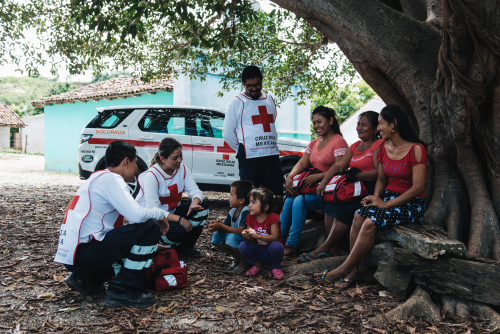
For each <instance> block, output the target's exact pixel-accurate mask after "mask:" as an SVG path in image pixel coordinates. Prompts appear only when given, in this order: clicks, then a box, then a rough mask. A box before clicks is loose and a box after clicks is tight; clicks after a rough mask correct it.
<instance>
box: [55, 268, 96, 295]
mask: <svg viewBox="0 0 500 334" xmlns="http://www.w3.org/2000/svg"><path fill="white" fill-rule="evenodd" d="M64 283H66V285H67V286H68V287H69V288H70V289H72V290H76V291H78V292H80V293H81V294H82V295H84V296H97V295H100V294H102V293H104V292H106V289H105V288H104V285H102V283H97V282H95V281H93V280H92V279H90V277H86V276H80V275H77V274H75V273H71V275H69V276H68V277H67V278H66V279H65V280H64Z"/></svg>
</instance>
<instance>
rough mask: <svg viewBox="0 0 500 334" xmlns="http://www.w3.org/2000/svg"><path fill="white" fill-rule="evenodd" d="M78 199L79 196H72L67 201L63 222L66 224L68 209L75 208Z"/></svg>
mask: <svg viewBox="0 0 500 334" xmlns="http://www.w3.org/2000/svg"><path fill="white" fill-rule="evenodd" d="M79 199H80V196H73V198H72V199H71V202H69V204H68V208H67V209H66V214H65V215H64V220H63V224H66V219H67V218H68V211H69V210H74V209H75V206H76V203H77V202H78V200H79Z"/></svg>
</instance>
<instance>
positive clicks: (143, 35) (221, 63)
mask: <svg viewBox="0 0 500 334" xmlns="http://www.w3.org/2000/svg"><path fill="white" fill-rule="evenodd" d="M0 1H11V0H0ZM33 3H34V4H33V7H30V8H29V10H28V9H24V11H28V12H30V11H31V12H30V13H31V14H32V15H33V17H36V24H37V29H38V33H39V37H40V38H41V39H42V41H43V42H42V45H43V47H44V48H45V51H46V52H47V53H48V54H49V55H50V56H61V57H62V58H63V60H64V61H65V62H66V63H67V64H68V66H69V72H70V74H79V73H81V72H82V71H84V70H87V69H92V70H93V71H94V72H95V74H96V75H97V74H98V73H100V72H103V71H106V70H109V69H121V68H123V69H127V70H130V71H132V72H133V74H134V75H136V74H140V75H141V77H142V79H143V80H146V81H147V80H151V79H154V78H160V77H161V78H164V77H168V76H170V75H171V74H172V73H173V72H175V73H181V72H184V73H186V74H188V75H190V76H200V77H202V78H203V77H204V75H205V74H206V73H207V72H209V71H215V72H217V73H219V74H221V75H222V77H223V78H224V79H223V84H224V86H223V89H229V88H231V87H233V86H234V85H239V82H238V80H235V79H236V78H238V77H239V75H240V73H241V70H242V68H243V67H244V66H246V65H247V64H255V65H258V66H260V67H262V68H264V71H265V76H266V82H264V85H265V88H267V89H272V90H273V92H274V93H275V95H276V96H278V97H280V98H284V97H286V96H291V95H292V91H291V86H293V85H298V86H299V87H301V88H300V90H299V92H298V97H299V99H303V98H305V97H307V96H310V95H311V94H313V93H316V94H325V93H326V92H328V91H330V90H331V89H332V88H334V87H335V86H336V84H337V81H338V78H339V76H344V77H349V76H351V77H352V76H353V75H354V74H355V71H354V69H353V68H352V66H351V65H350V63H349V62H348V61H344V60H345V57H344V56H343V54H342V52H340V51H339V50H338V48H333V47H332V46H328V40H327V39H326V38H325V37H324V36H323V35H322V34H321V33H319V32H318V31H317V29H315V28H314V27H312V26H311V25H310V24H308V23H307V22H306V21H304V20H303V19H300V18H299V17H297V16H296V15H295V14H293V13H291V12H289V11H286V10H280V9H278V7H276V9H275V10H273V11H272V12H270V13H266V12H264V11H258V10H255V4H253V5H252V2H251V1H248V0H234V1H225V0H215V1H214V0H199V1H185V0H177V1H163V0H160V1H116V0H99V1H88V0H76V1H75V0H73V1H69V0H34V2H33ZM18 11H19V12H23V9H21V8H18ZM319 63H321V64H319Z"/></svg>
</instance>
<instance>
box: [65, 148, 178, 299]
mask: <svg viewBox="0 0 500 334" xmlns="http://www.w3.org/2000/svg"><path fill="white" fill-rule="evenodd" d="M105 159H106V164H107V166H108V169H106V170H101V171H97V172H95V173H93V174H92V175H91V176H90V178H89V179H88V180H87V181H86V182H85V183H84V184H83V185H82V186H81V187H80V189H78V191H77V192H76V194H75V195H74V196H73V199H72V200H71V202H70V203H69V205H68V208H67V209H66V216H65V217H64V221H63V222H62V225H61V229H60V231H59V243H58V247H57V254H56V258H55V261H56V262H59V263H62V264H64V265H66V268H67V269H68V270H69V271H71V272H72V273H71V275H70V276H69V277H68V278H66V281H65V282H66V284H67V285H68V286H69V287H70V288H71V289H74V290H76V291H78V292H80V293H81V294H83V295H87V296H93V295H98V294H100V293H102V292H104V291H105V289H104V286H103V283H104V282H106V281H108V280H109V279H110V278H111V277H112V276H115V275H116V278H115V279H114V280H111V281H110V282H109V287H108V293H107V296H106V300H105V302H104V304H105V305H106V306H108V307H122V306H129V307H135V308H143V307H148V306H151V305H153V304H154V303H156V298H155V297H154V296H153V295H150V294H146V293H142V292H141V291H140V290H139V288H140V287H141V285H142V283H143V282H144V279H145V278H146V274H147V273H148V270H149V268H150V267H151V262H152V261H153V258H154V256H155V252H156V248H157V246H158V241H159V240H160V236H161V234H163V235H165V234H166V233H167V231H168V228H169V224H168V220H167V216H168V218H170V219H171V218H172V217H170V216H169V215H172V214H169V213H168V211H165V210H162V209H160V208H151V209H146V208H142V207H140V206H139V204H137V202H136V201H134V199H133V198H132V195H130V192H129V188H128V186H127V184H126V183H125V182H132V181H134V176H135V173H137V164H136V162H137V158H136V150H135V147H134V146H132V145H131V144H129V143H127V142H124V141H114V142H112V143H111V144H109V146H108V148H107V149H106V155H105ZM174 216H175V215H174ZM123 217H125V218H127V220H129V221H130V222H140V223H137V224H132V223H130V224H128V225H125V226H123ZM174 218H175V217H174ZM121 261H123V263H122V265H121V266H120V265H119V264H118V262H121Z"/></svg>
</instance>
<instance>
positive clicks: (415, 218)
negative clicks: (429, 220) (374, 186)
mask: <svg viewBox="0 0 500 334" xmlns="http://www.w3.org/2000/svg"><path fill="white" fill-rule="evenodd" d="M398 196H401V194H400V193H397V192H394V191H390V190H386V191H385V192H384V195H383V197H382V199H383V200H384V202H387V201H390V200H392V199H395V198H396V197H398ZM356 213H359V214H360V215H362V216H363V217H366V218H369V219H371V220H372V221H373V223H374V224H375V228H376V230H377V231H379V230H381V229H384V228H388V227H391V226H396V225H399V224H408V223H418V222H419V221H421V220H422V218H423V217H424V213H425V198H422V197H416V198H414V199H412V200H411V201H410V202H408V203H405V204H401V205H399V206H394V207H392V208H388V209H380V208H377V207H375V206H369V207H363V208H361V209H358V210H357V211H356Z"/></svg>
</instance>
